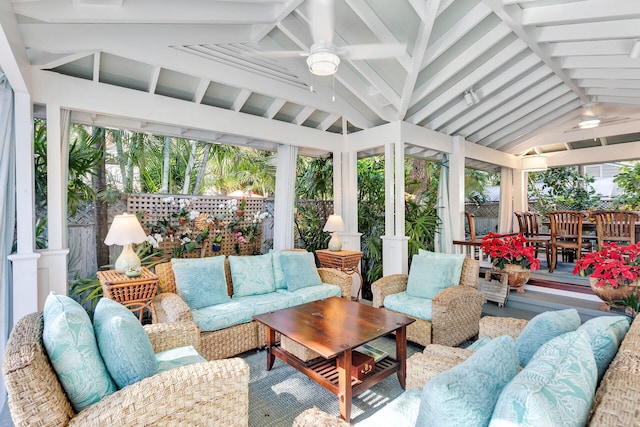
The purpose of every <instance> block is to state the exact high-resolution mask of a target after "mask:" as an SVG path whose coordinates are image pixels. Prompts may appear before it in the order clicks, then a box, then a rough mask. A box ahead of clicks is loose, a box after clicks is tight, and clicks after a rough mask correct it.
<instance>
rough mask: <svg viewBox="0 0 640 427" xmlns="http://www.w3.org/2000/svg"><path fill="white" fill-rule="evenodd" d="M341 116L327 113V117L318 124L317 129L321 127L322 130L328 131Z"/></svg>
mask: <svg viewBox="0 0 640 427" xmlns="http://www.w3.org/2000/svg"><path fill="white" fill-rule="evenodd" d="M339 118H340V115H339V114H335V113H332V114H329V115H327V117H325V118H324V119H323V120H322V121H321V122H320V124H318V126H316V129H320V130H324V131H326V130H327V129H329V128H330V127H331V126H332V125H333V124H334V123H335V122H336V121H337V120H338V119H339Z"/></svg>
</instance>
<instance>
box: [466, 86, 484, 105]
mask: <svg viewBox="0 0 640 427" xmlns="http://www.w3.org/2000/svg"><path fill="white" fill-rule="evenodd" d="M464 102H466V103H467V106H469V107H471V106H472V105H476V104H477V103H479V102H480V98H479V97H478V95H476V93H475V92H474V91H473V89H469V90H467V91H466V92H465V93H464Z"/></svg>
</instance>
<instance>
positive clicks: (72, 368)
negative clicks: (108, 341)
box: [42, 293, 116, 412]
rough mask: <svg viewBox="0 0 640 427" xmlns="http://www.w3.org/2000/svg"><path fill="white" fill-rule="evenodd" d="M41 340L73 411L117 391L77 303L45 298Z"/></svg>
mask: <svg viewBox="0 0 640 427" xmlns="http://www.w3.org/2000/svg"><path fill="white" fill-rule="evenodd" d="M42 340H43V342H44V347H45V349H46V350H47V354H48V355H49V360H50V361H51V365H52V366H53V369H54V370H55V371H56V375H57V376H58V379H59V380H60V384H61V385H62V388H63V389H64V391H65V392H66V394H67V396H68V398H69V401H70V402H71V405H72V406H73V409H74V410H75V411H76V412H80V411H82V410H83V409H85V408H88V407H89V406H91V405H93V404H94V403H96V402H98V401H99V400H100V399H102V398H103V397H104V396H108V395H110V394H112V393H114V392H115V391H116V385H115V384H114V382H113V380H112V379H111V377H110V376H109V373H108V372H107V368H106V367H105V365H104V362H103V361H102V357H100V353H99V352H98V345H97V343H96V337H95V335H94V332H93V326H92V325H91V320H90V319H89V315H87V312H86V311H85V310H84V308H82V306H81V305H80V304H78V303H77V302H76V301H74V300H73V299H71V298H69V297H67V296H64V295H56V294H54V293H51V294H49V296H47V300H46V301H45V304H44V330H43V332H42Z"/></svg>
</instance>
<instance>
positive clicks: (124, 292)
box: [96, 267, 159, 323]
mask: <svg viewBox="0 0 640 427" xmlns="http://www.w3.org/2000/svg"><path fill="white" fill-rule="evenodd" d="M96 275H97V276H98V280H99V281H100V285H101V286H102V292H103V294H104V296H105V297H107V298H110V299H112V300H114V301H117V302H119V303H120V304H122V305H124V306H125V307H128V308H129V309H130V310H131V311H132V312H134V313H136V312H138V319H139V320H140V322H142V315H143V313H144V309H145V308H147V309H149V311H150V312H151V319H152V322H153V323H155V322H156V309H155V306H154V305H153V297H154V296H155V295H156V292H158V283H159V279H158V276H156V275H155V274H154V273H152V272H151V270H149V269H148V268H146V267H142V274H140V276H138V277H128V276H127V275H125V274H122V273H118V272H117V271H115V270H107V271H98V272H97V273H96Z"/></svg>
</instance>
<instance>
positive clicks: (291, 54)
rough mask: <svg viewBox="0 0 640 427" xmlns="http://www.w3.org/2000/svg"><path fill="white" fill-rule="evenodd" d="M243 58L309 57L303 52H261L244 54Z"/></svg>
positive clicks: (307, 53)
mask: <svg viewBox="0 0 640 427" xmlns="http://www.w3.org/2000/svg"><path fill="white" fill-rule="evenodd" d="M243 55H244V56H254V57H265V56H266V57H268V58H296V57H301V56H309V52H305V51H304V50H265V51H263V52H259V51H256V52H246V53H244V54H243Z"/></svg>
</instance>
